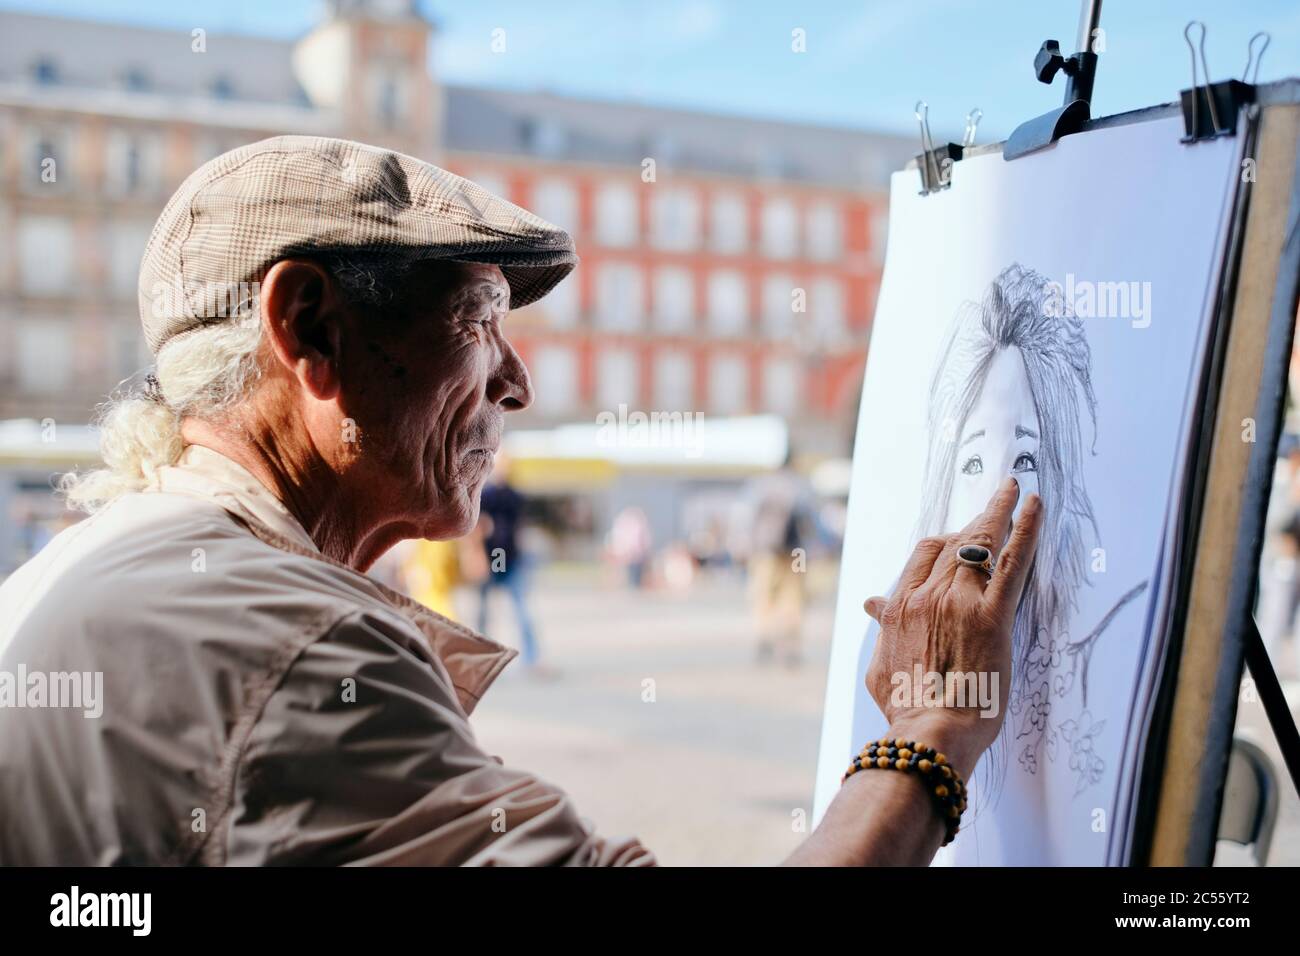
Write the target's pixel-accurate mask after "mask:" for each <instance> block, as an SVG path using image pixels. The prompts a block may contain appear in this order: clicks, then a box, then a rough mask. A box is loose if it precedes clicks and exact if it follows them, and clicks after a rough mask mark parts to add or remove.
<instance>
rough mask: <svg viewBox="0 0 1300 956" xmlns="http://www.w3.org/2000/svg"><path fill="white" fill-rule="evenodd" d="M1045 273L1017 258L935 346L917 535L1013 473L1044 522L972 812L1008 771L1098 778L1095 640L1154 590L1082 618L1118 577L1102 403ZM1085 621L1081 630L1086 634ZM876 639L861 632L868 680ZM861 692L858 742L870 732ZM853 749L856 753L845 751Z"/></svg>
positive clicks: (1101, 756)
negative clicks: (1092, 466)
mask: <svg viewBox="0 0 1300 956" xmlns="http://www.w3.org/2000/svg"><path fill="white" fill-rule="evenodd" d="M1054 291H1055V287H1054V284H1053V282H1052V281H1051V280H1049V279H1047V278H1046V277H1045V276H1043V275H1041V274H1040V273H1037V272H1035V271H1033V270H1032V269H1029V268H1025V267H1024V266H1022V265H1020V264H1013V265H1010V266H1008V267H1007V268H1005V269H1003V270H1002V271H1001V272H1000V273H999V274H998V275H997V276H996V277H995V278H994V279H993V280H992V281H991V282H990V283H989V284H988V286H987V287H986V289H985V291H984V294H983V296H982V297H981V299H980V300H979V301H978V302H966V303H963V305H962V306H961V307H960V308H959V309H958V311H957V314H956V316H955V317H954V319H953V321H952V323H951V326H950V328H949V330H948V333H947V335H946V337H945V339H944V341H943V344H942V346H941V348H940V350H939V354H938V357H937V361H936V363H935V369H934V374H933V376H932V378H931V383H930V402H929V407H928V410H927V415H926V424H927V427H926V432H927V443H926V460H925V468H924V472H923V475H924V477H923V480H922V482H921V489H920V491H921V494H920V502H919V508H920V515H919V518H918V520H917V522H916V528H915V532H914V535H913V539H914V540H913V543H915V542H916V541H920V539H921V538H925V537H929V536H932V535H941V534H952V533H954V532H957V531H960V530H961V529H962V528H963V527H965V526H966V525H967V524H968V523H969V522H970V521H971V520H973V519H974V518H975V517H976V516H977V515H978V514H979V513H980V512H981V511H983V509H984V506H985V505H986V504H987V502H988V500H989V499H990V498H991V497H992V495H993V493H994V492H995V491H996V489H997V487H998V485H999V484H1000V483H1001V482H1002V481H1003V480H1004V479H1005V478H1006V477H1007V476H1008V475H1011V476H1013V477H1015V479H1016V480H1017V482H1018V483H1019V484H1020V493H1021V500H1022V502H1023V500H1024V498H1025V496H1027V495H1029V494H1037V495H1039V496H1040V497H1041V498H1042V500H1043V507H1044V515H1045V517H1044V523H1043V531H1042V535H1041V539H1040V544H1039V548H1038V553H1037V555H1036V557H1035V560H1034V565H1033V567H1032V568H1031V570H1030V574H1029V578H1028V580H1027V582H1026V585H1025V592H1024V595H1023V597H1022V599H1021V603H1020V609H1019V612H1018V613H1017V616H1016V624H1015V628H1014V631H1013V634H1012V685H1011V687H1010V689H1009V690H1010V693H1009V703H1008V714H1007V719H1006V721H1005V723H1004V724H1003V730H1002V733H1001V735H1000V737H999V739H998V741H997V743H996V745H995V746H994V748H993V750H992V751H991V752H990V754H988V755H987V756H986V758H985V760H984V761H983V764H982V766H981V775H980V777H979V784H978V785H977V789H976V790H975V791H974V792H975V793H976V794H977V798H978V799H977V801H976V802H975V803H974V804H973V814H976V815H977V814H979V813H980V812H981V809H982V808H983V807H984V806H987V805H989V804H990V803H991V802H992V801H993V800H995V799H996V797H997V794H998V793H999V791H1000V789H1001V787H1002V785H1003V783H1004V781H1005V778H1006V775H1007V774H1008V773H1011V774H1026V775H1029V776H1030V777H1033V776H1035V775H1037V773H1038V772H1039V765H1040V761H1052V762H1055V761H1058V760H1059V761H1061V762H1062V764H1063V765H1066V766H1068V768H1069V774H1070V776H1071V778H1072V779H1073V781H1074V794H1073V795H1074V796H1078V795H1079V794H1082V793H1083V792H1084V791H1085V790H1087V789H1088V788H1089V787H1090V786H1091V785H1094V784H1096V783H1097V782H1098V781H1099V780H1100V779H1101V776H1102V773H1103V771H1104V770H1105V766H1106V760H1107V757H1108V755H1107V754H1106V751H1105V746H1104V744H1103V740H1102V733H1103V731H1104V729H1105V720H1104V719H1101V718H1098V717H1095V716H1094V715H1093V714H1092V713H1091V712H1090V711H1089V709H1088V671H1089V663H1090V660H1091V657H1092V649H1093V647H1094V645H1095V644H1096V642H1097V641H1098V640H1100V639H1101V638H1102V636H1103V635H1104V634H1105V632H1106V630H1107V628H1108V626H1109V625H1110V624H1111V622H1112V621H1113V620H1114V619H1115V617H1116V616H1117V615H1118V614H1119V613H1120V612H1121V610H1122V609H1123V607H1124V606H1125V605H1127V604H1129V603H1130V602H1131V601H1132V599H1133V598H1134V597H1136V596H1137V595H1138V594H1140V593H1141V592H1142V591H1143V590H1144V589H1145V588H1146V583H1147V582H1145V581H1142V582H1138V583H1136V584H1133V585H1132V586H1130V587H1128V588H1126V593H1124V594H1123V595H1120V596H1119V597H1118V599H1117V601H1116V602H1115V604H1114V606H1113V607H1112V608H1111V609H1110V611H1109V612H1108V613H1107V614H1106V615H1105V616H1104V617H1103V619H1102V620H1101V621H1100V622H1098V623H1097V626H1095V627H1092V628H1083V627H1081V625H1082V623H1083V622H1082V621H1081V620H1080V619H1079V615H1078V611H1079V599H1078V598H1079V591H1080V590H1081V589H1082V588H1086V587H1098V586H1099V585H1098V584H1097V581H1104V585H1101V586H1104V587H1110V586H1112V585H1111V582H1110V581H1109V580H1106V579H1104V578H1103V577H1102V576H1101V575H1095V576H1092V577H1090V574H1089V571H1090V569H1092V568H1100V569H1103V570H1104V568H1103V567H1102V565H1101V564H1100V562H1102V561H1104V555H1105V550H1104V548H1103V547H1102V545H1101V534H1100V531H1099V529H1098V524H1097V516H1096V514H1095V512H1094V508H1093V504H1092V501H1091V498H1090V497H1089V495H1088V488H1087V481H1086V478H1085V474H1084V461H1085V458H1086V457H1087V456H1092V455H1095V454H1096V451H1095V441H1094V436H1095V432H1096V429H1097V400H1096V396H1095V394H1094V391H1093V383H1092V357H1091V353H1090V351H1089V348H1088V340H1087V335H1086V331H1085V328H1084V325H1083V322H1082V321H1081V320H1080V319H1079V318H1077V317H1076V316H1075V315H1073V314H1072V313H1071V312H1070V310H1069V309H1068V308H1063V307H1061V303H1060V300H1059V296H1055V295H1054ZM1081 630H1083V631H1084V633H1080V631H1081ZM874 644H875V641H874V634H869V635H868V639H867V640H864V641H863V645H862V651H861V653H860V654H859V661H858V670H857V673H856V674H855V675H854V676H855V678H856V680H857V681H858V683H859V684H861V683H862V682H863V681H864V680H865V675H866V671H867V666H868V665H869V663H870V658H871V650H872V648H874ZM874 707H875V704H874V703H873V702H872V701H870V699H868V698H865V697H860V698H859V703H858V707H857V708H856V709H855V719H854V724H855V730H857V731H858V732H857V733H855V734H854V735H853V739H859V738H861V739H866V738H865V737H863V734H864V733H866V724H867V720H866V719H865V717H866V715H865V714H863V713H861V712H862V711H866V710H868V709H870V708H874ZM851 758H852V752H850V754H849V755H848V759H851Z"/></svg>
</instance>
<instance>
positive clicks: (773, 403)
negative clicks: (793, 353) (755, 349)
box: [763, 357, 800, 415]
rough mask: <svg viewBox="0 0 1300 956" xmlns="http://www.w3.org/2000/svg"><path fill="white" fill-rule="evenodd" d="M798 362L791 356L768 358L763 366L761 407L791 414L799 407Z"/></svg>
mask: <svg viewBox="0 0 1300 956" xmlns="http://www.w3.org/2000/svg"><path fill="white" fill-rule="evenodd" d="M799 389H800V381H799V363H798V362H797V361H796V360H794V359H792V358H783V357H776V358H770V359H768V360H767V362H766V363H765V364H764V366H763V407H764V408H765V409H767V411H769V412H774V413H775V414H777V415H793V414H794V413H795V412H796V411H797V410H798V408H799Z"/></svg>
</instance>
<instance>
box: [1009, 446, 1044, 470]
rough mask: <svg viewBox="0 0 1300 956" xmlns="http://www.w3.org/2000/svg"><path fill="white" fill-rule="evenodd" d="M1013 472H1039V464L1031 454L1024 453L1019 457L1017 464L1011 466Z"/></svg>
mask: <svg viewBox="0 0 1300 956" xmlns="http://www.w3.org/2000/svg"><path fill="white" fill-rule="evenodd" d="M1011 470H1012V471H1016V472H1020V471H1037V470H1038V462H1036V461H1034V456H1033V455H1031V454H1029V452H1027V451H1022V452H1021V453H1020V457H1018V458H1017V459H1016V460H1015V463H1014V464H1013V465H1012V466H1011Z"/></svg>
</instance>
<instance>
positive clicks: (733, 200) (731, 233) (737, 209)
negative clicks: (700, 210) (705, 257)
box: [709, 193, 749, 254]
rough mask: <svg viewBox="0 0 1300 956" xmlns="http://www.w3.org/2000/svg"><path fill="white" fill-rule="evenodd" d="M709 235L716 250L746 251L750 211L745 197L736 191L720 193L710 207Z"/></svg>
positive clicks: (729, 251) (727, 251) (725, 251)
mask: <svg viewBox="0 0 1300 956" xmlns="http://www.w3.org/2000/svg"><path fill="white" fill-rule="evenodd" d="M709 219H710V223H709V226H710V229H709V237H710V240H711V243H710V244H711V245H712V247H713V250H714V251H715V252H724V253H732V254H734V253H738V252H744V251H745V249H746V248H747V247H748V246H749V212H748V210H747V209H746V207H745V199H744V197H743V196H739V195H737V194H735V193H719V194H717V195H716V196H714V197H713V202H712V204H711V205H710V207H709Z"/></svg>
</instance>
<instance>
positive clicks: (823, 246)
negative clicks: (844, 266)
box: [808, 202, 844, 262]
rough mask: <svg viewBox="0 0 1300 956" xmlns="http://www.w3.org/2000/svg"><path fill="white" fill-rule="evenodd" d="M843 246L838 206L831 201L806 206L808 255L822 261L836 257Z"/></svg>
mask: <svg viewBox="0 0 1300 956" xmlns="http://www.w3.org/2000/svg"><path fill="white" fill-rule="evenodd" d="M843 248H844V226H843V219H842V217H841V216H840V210H839V208H838V207H837V206H836V205H835V204H834V203H831V202H817V203H813V204H812V205H811V206H810V207H809V208H808V255H809V256H810V257H811V258H813V259H818V260H821V261H823V262H825V261H827V260H830V259H837V258H839V256H840V253H841V251H842V250H843Z"/></svg>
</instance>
